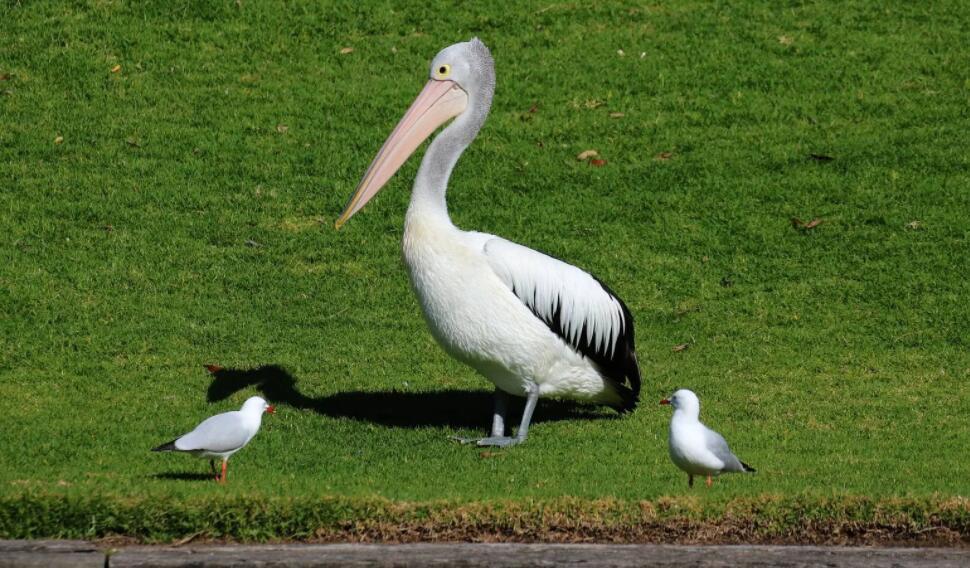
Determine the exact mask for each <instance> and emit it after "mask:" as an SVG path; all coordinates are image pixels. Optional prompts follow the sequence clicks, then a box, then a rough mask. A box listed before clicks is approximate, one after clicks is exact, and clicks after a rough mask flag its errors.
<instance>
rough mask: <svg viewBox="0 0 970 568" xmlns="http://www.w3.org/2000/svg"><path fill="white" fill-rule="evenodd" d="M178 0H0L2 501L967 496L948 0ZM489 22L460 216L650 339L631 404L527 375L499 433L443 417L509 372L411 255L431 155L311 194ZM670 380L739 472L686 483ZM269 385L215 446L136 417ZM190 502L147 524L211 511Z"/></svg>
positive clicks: (234, 403)
mask: <svg viewBox="0 0 970 568" xmlns="http://www.w3.org/2000/svg"><path fill="white" fill-rule="evenodd" d="M197 4H200V3H196V2H189V1H179V2H153V3H127V2H114V1H110V0H102V1H95V0H92V1H88V2H83V1H78V2H4V3H2V5H0V502H2V503H4V504H5V509H4V511H5V513H4V511H0V536H8V537H9V536H51V535H54V536H58V535H60V536H63V535H67V536H77V535H83V534H88V535H91V536H103V535H105V534H108V533H111V532H118V531H121V532H124V530H123V529H112V528H111V527H112V525H103V524H98V522H97V521H96V520H95V519H94V516H93V515H88V514H87V513H88V512H89V509H88V508H91V507H96V506H107V505H103V504H104V503H109V504H110V503H113V504H114V505H111V506H112V507H113V506H117V507H119V509H118V510H122V511H127V512H128V513H124V514H131V512H132V511H141V513H142V514H146V513H145V511H146V510H154V511H156V512H158V514H159V515H162V516H164V511H165V510H167V509H169V508H172V509H173V510H177V509H178V507H180V506H184V507H191V506H193V505H192V504H193V503H195V504H198V503H204V504H205V507H204V508H207V509H208V510H214V511H219V510H220V504H221V505H224V506H225V509H226V510H227V511H228V510H230V509H231V508H232V507H233V506H234V505H233V504H234V503H236V504H238V503H239V502H240V500H241V499H242V500H247V499H256V500H257V501H258V500H260V499H266V500H267V502H270V503H276V504H277V505H274V506H279V507H283V505H279V504H280V503H289V504H290V505H292V507H296V508H299V507H301V506H311V505H312V504H313V503H321V502H338V503H340V504H341V505H340V506H341V507H344V506H346V507H350V509H345V510H352V513H353V514H352V515H351V517H353V516H354V515H360V516H363V517H367V516H368V515H372V514H375V513H374V511H375V510H378V509H380V507H376V508H370V506H369V505H367V504H368V503H383V504H384V505H381V507H384V506H387V507H392V506H395V504H401V506H404V504H405V503H408V504H410V505H408V506H421V504H427V503H437V505H434V506H435V507H437V508H438V509H436V510H440V511H444V512H446V513H447V512H448V511H451V512H454V511H458V510H459V509H460V508H461V507H486V508H487V506H488V504H489V503H496V502H501V503H505V504H506V505H507V506H508V507H511V508H512V510H521V511H530V510H532V509H530V507H533V506H535V507H540V504H541V503H546V502H555V503H561V499H563V498H567V499H571V498H576V499H578V500H577V501H575V503H579V504H578V505H576V508H577V510H592V509H589V508H595V504H596V503H603V502H608V503H615V504H616V506H617V507H619V508H620V509H623V510H624V511H626V510H627V509H626V508H629V507H634V506H635V505H634V504H635V503H641V502H650V503H667V502H674V503H687V504H690V507H693V509H692V510H696V511H701V513H698V514H703V511H705V510H711V511H721V512H723V510H724V507H727V506H729V505H730V504H731V503H748V502H752V503H756V502H760V501H759V500H763V499H769V500H771V499H782V500H785V499H797V501H798V503H813V502H817V503H829V502H834V501H832V499H835V500H836V501H837V500H838V499H841V498H842V497H843V496H845V498H846V499H850V500H851V499H862V500H863V501H864V502H867V503H869V502H872V503H881V502H896V501H893V500H899V499H903V500H904V501H905V502H907V503H909V502H912V503H930V505H928V507H931V508H932V507H937V506H941V505H939V504H940V503H944V504H945V503H949V505H946V506H947V507H950V508H951V509H952V508H953V507H956V510H958V512H959V511H962V512H959V514H956V517H957V518H959V519H962V520H961V521H960V522H962V523H963V525H961V526H962V527H963V528H962V529H959V530H960V531H962V534H963V535H964V538H966V535H968V534H970V512H968V511H970V506H968V505H967V503H968V502H967V501H966V499H965V498H966V497H967V496H968V495H970V481H968V479H970V478H968V471H970V470H968V465H967V464H968V460H967V456H968V455H970V419H968V416H970V383H968V380H970V351H968V347H970V307H968V298H970V284H968V274H970V270H968V269H970V262H968V257H970V238H968V237H970V222H968V217H970V138H968V136H967V133H968V132H970V111H968V108H970V106H968V101H970V44H968V42H967V41H966V40H967V33H968V28H967V26H968V24H967V22H968V21H970V8H968V7H967V5H966V3H964V2H960V1H952V2H934V3H932V4H930V3H886V5H882V3H878V2H787V3H777V2H772V3H768V2H766V3H763V4H762V3H741V4H742V5H740V6H735V5H733V4H734V3H704V2H688V1H677V2H669V3H655V4H649V5H644V4H641V3H637V2H610V3H604V2H593V3H582V2H551V1H548V0H547V1H543V2H530V3H516V4H510V5H505V6H499V5H495V4H491V3H476V4H472V5H469V6H460V5H458V4H456V3H452V2H431V3H421V4H420V5H419V7H411V6H406V5H405V3H401V4H400V5H398V4H395V3H383V2H382V3H374V4H368V5H364V6H359V5H358V4H357V3H354V2H341V3H336V4H333V5H330V4H328V3H310V2H293V3H287V4H284V5H276V4H275V3H269V2H266V3H263V2H257V1H246V0H243V1H242V2H231V1H225V2H212V3H205V4H206V5H205V6H199V5H197ZM782 4H784V5H782ZM475 35H477V36H479V37H481V38H482V39H483V41H485V42H486V43H487V44H488V45H489V47H490V48H491V49H492V53H493V55H494V57H495V60H496V72H497V80H498V86H497V89H496V95H495V103H494V106H493V109H492V113H491V116H490V119H489V120H488V122H487V123H486V125H485V127H484V129H483V130H482V132H481V134H480V135H479V138H478V140H477V141H476V143H475V144H474V145H473V146H472V147H471V148H470V149H469V150H468V151H467V152H466V154H465V156H464V157H463V158H462V160H461V161H460V162H459V165H458V167H457V169H456V171H455V175H454V176H453V178H452V182H451V186H450V187H451V190H450V192H449V200H450V207H451V212H452V216H453V218H454V220H455V222H456V224H458V225H459V226H460V227H463V228H467V229H476V230H482V231H487V232H491V233H495V234H499V235H502V236H504V237H506V238H509V239H512V240H514V241H517V242H520V243H522V244H525V245H528V246H531V247H533V248H537V249H539V250H542V251H545V252H548V253H550V254H553V255H555V256H558V257H560V258H563V259H565V260H567V261H569V262H571V263H573V264H576V265H578V266H580V267H582V268H585V269H587V270H589V271H591V272H592V273H594V274H596V275H598V276H599V277H600V278H601V279H602V280H604V281H605V282H607V283H608V284H609V285H610V287H611V288H613V289H614V290H615V291H616V292H617V293H618V294H619V295H620V296H621V297H622V298H624V300H625V301H626V303H627V305H628V306H629V308H630V310H631V311H632V313H633V314H634V317H635V318H636V324H637V348H638V353H639V359H640V363H641V366H642V372H643V377H644V389H643V393H642V399H641V400H642V404H641V407H640V408H639V409H638V410H637V411H636V412H634V413H633V414H632V415H629V416H625V417H616V416H615V415H613V413H612V412H610V411H606V410H599V409H595V408H587V407H582V406H577V405H573V404H566V403H557V402H554V401H543V402H540V406H539V411H538V414H537V421H536V423H535V424H534V427H533V429H532V430H531V431H530V439H529V441H528V442H527V444H525V445H524V446H522V447H517V448H513V449H510V450H504V451H503V450H489V451H487V452H483V451H480V450H479V449H477V448H471V447H467V446H460V445H457V444H455V443H454V442H451V441H450V440H449V439H448V437H449V436H451V435H453V434H463V435H473V434H478V433H483V432H484V431H485V428H486V426H487V424H488V423H489V420H490V412H491V402H490V399H489V393H490V391H491V385H490V384H489V383H488V382H487V381H486V380H485V379H483V378H481V377H479V376H477V375H476V374H475V373H474V372H473V371H471V370H470V369H468V368H466V367H464V366H462V365H461V364H459V363H457V362H455V361H453V360H451V359H450V358H449V357H448V356H447V355H446V354H445V353H444V352H443V351H442V350H441V349H440V348H439V347H438V346H437V345H436V344H435V343H434V341H433V339H432V338H431V336H430V334H429V333H428V331H427V329H426V327H425V324H424V322H423V320H422V318H421V314H420V312H419V308H418V305H417V302H416V300H415V299H414V297H413V295H412V294H411V292H410V290H409V285H408V281H407V275H406V273H405V270H404V268H403V266H402V263H401V261H400V238H401V231H402V222H403V216H404V212H405V209H406V206H407V201H408V198H409V193H410V191H409V190H410V185H411V182H412V180H413V176H414V173H415V171H416V169H417V165H418V162H419V156H416V157H415V158H413V159H412V160H411V161H410V162H409V163H408V164H407V165H406V166H405V167H404V168H402V170H401V172H399V173H398V175H397V176H396V177H395V179H394V180H392V182H391V183H390V184H389V186H388V188H387V189H385V191H384V192H382V194H381V195H380V197H379V198H377V199H376V200H375V201H374V202H373V203H372V204H370V205H369V206H368V207H367V208H366V209H365V210H364V211H363V212H361V213H360V214H358V215H357V216H355V217H354V219H353V220H352V221H351V222H350V223H349V224H348V225H347V226H346V228H344V229H342V230H341V231H340V232H337V231H335V230H334V229H333V221H334V220H335V218H336V217H337V215H338V214H339V213H340V211H341V209H342V207H343V205H344V204H345V201H346V199H347V198H348V197H349V196H350V194H351V193H352V191H353V189H354V187H355V186H356V183H357V182H358V180H359V179H360V177H361V175H362V174H363V172H364V170H365V169H366V167H367V165H368V163H369V162H370V160H371V158H372V157H373V156H374V154H375V153H376V151H377V150H378V148H379V147H380V144H381V142H382V141H383V140H384V138H385V136H386V135H387V134H388V133H389V132H390V129H391V128H392V127H393V125H394V124H395V122H396V121H397V119H398V118H399V117H400V116H401V114H402V113H403V111H404V110H405V109H406V107H407V105H408V104H409V103H410V102H411V100H412V99H413V97H414V96H415V95H416V94H417V93H418V91H419V90H420V88H421V86H422V85H423V83H424V81H425V80H426V77H427V64H428V62H429V61H430V59H431V57H433V56H434V54H435V53H437V51H438V50H439V49H441V48H442V47H444V46H446V45H449V44H451V43H454V42H457V41H463V40H467V39H468V38H470V37H471V36H475ZM345 48H352V50H353V51H352V52H349V53H345V52H346V51H347V49H345ZM617 113H622V116H618V114H617ZM587 149H595V150H597V151H598V152H599V154H600V155H601V157H602V158H604V159H605V160H606V161H607V163H606V165H605V166H603V167H592V166H590V165H588V164H587V163H585V162H580V161H577V160H576V158H575V157H576V155H577V154H578V153H579V152H582V151H584V150H587ZM813 154H815V155H817V156H827V157H830V158H832V159H831V160H824V159H821V160H820V159H813V158H812V157H811V155H813ZM793 217H795V218H798V219H801V220H803V221H810V220H812V219H816V218H818V219H822V220H823V222H822V223H821V224H820V225H818V226H816V227H814V228H812V229H798V228H795V227H794V226H793V223H792V218H793ZM684 343H688V344H689V348H688V349H686V350H683V351H674V350H673V349H672V348H673V347H674V346H676V345H680V344H684ZM204 363H218V364H220V365H223V366H225V367H227V368H231V369H238V370H246V369H260V368H263V370H262V371H257V372H253V373H248V374H246V373H236V374H235V375H231V376H230V377H228V378H225V380H220V379H216V380H215V381H214V379H213V377H212V376H211V375H209V373H207V372H206V370H205V369H204V368H203V366H202V365H203V364H204ZM268 366H275V367H272V368H268V369H267V367H268ZM678 387H686V388H691V389H693V390H694V391H696V392H697V393H698V394H699V395H700V397H701V402H702V419H704V420H705V421H706V422H707V423H708V424H709V425H711V426H712V427H714V428H716V429H718V430H720V431H721V432H722V433H723V434H724V435H725V436H726V437H727V439H728V440H729V441H730V442H731V444H732V447H733V449H734V450H735V451H736V452H737V453H738V454H739V455H740V456H741V458H742V459H744V461H746V462H747V463H750V464H751V465H752V466H754V467H756V468H757V469H758V471H759V473H758V474H757V475H755V476H726V477H722V478H721V479H720V480H719V481H718V482H717V483H716V484H715V486H714V487H713V488H712V489H707V488H705V487H703V486H701V487H695V488H694V489H693V490H692V491H691V490H689V489H688V488H687V484H686V476H685V475H684V474H682V473H681V472H679V470H677V469H676V468H675V467H674V466H673V465H672V464H671V463H670V461H669V459H668V457H667V443H666V437H667V423H668V420H669V418H670V414H669V409H667V408H663V407H660V406H658V405H657V402H658V401H659V399H660V398H662V397H663V396H666V395H668V394H670V393H671V392H672V391H673V390H674V389H675V388H678ZM259 393H264V394H265V395H266V396H267V398H269V399H270V401H271V402H273V403H276V404H277V405H278V407H279V408H278V410H279V411H278V414H276V415H275V416H270V417H268V418H267V419H266V420H265V421H264V423H263V429H262V431H261V432H260V434H259V435H258V436H257V438H256V439H255V440H254V442H253V443H252V444H251V445H250V446H249V447H247V448H246V449H245V450H244V451H242V452H241V453H239V454H237V455H236V456H235V457H234V458H233V459H232V460H231V462H230V467H229V479H230V482H229V484H228V485H226V486H224V487H221V486H217V485H216V484H213V483H210V482H208V481H200V480H198V479H194V475H193V474H196V473H202V472H204V471H206V468H207V465H206V464H205V463H204V462H201V461H196V460H192V459H191V458H188V457H186V456H178V455H158V454H151V453H149V452H148V450H149V449H150V448H151V447H153V446H154V445H157V444H159V443H161V442H165V441H168V440H169V439H171V438H172V437H174V435H176V434H180V433H182V432H184V431H186V430H187V429H189V428H191V427H192V426H194V425H195V424H196V423H197V422H198V421H199V420H201V419H202V418H204V417H206V416H208V415H210V414H214V413H216V412H221V411H225V410H229V409H235V408H237V407H238V406H239V405H240V404H241V403H242V401H243V400H245V398H246V397H248V396H251V395H253V394H259ZM514 421H515V422H516V423H517V421H518V415H516V417H515V419H514ZM683 496H689V497H683ZM961 497H962V498H963V499H962V500H961ZM328 499H336V501H327V500H328ZM604 499H605V500H607V501H603V500H604ZM668 499H672V501H668ZM953 499H956V501H953ZM906 500H910V501H906ZM246 502H249V501H246ZM71 503H73V504H75V505H77V507H80V508H79V509H76V510H75V509H72V511H73V512H74V513H73V514H74V516H70V515H66V514H60V513H57V514H53V513H50V511H55V512H56V511H58V510H60V509H58V507H67V506H68V505H65V504H71ZM125 503H129V504H130V503H136V505H132V507H134V508H128V509H126V508H125V507H126V505H125ZM173 503H174V505H173ZM569 503H573V501H569ZM953 503H956V505H953ZM179 504H181V505H179ZM583 504H586V505H583ZM290 505H287V507H289V506H290ZM557 506H558V505H557ZM561 506H563V507H565V509H567V510H572V509H569V507H571V506H572V505H570V506H566V505H561ZM86 507H87V508H86ZM354 507H357V508H356V509H355V508H354ZM584 507H587V509H584ZM283 508H284V509H285V508H286V507H283ZM822 508H823V509H824V507H822ZM41 509H43V510H44V511H47V513H46V514H48V517H45V518H46V519H47V520H46V521H40V520H36V519H34V520H32V519H33V517H32V516H33V515H35V514H36V518H37V519H40V518H41V517H43V516H44V514H42V513H41V512H40V511H41ZM18 511H19V513H17V514H14V512H18ZM20 513H22V514H20ZM119 514H122V513H119ZM523 514H525V513H523ZM564 514H565V513H564ZM751 514H752V515H754V516H757V508H756V507H755V508H754V513H751ZM4 515H6V516H4ZM961 515H962V516H961ZM284 516H285V515H284ZM459 517H461V516H460V515H458V517H456V518H459ZM186 518H187V519H189V520H186V521H184V522H183V523H182V524H178V523H177V522H176V521H171V519H169V520H167V521H165V522H169V523H170V525H166V526H167V527H169V528H168V529H166V530H167V531H168V532H165V531H164V530H161V531H156V532H154V533H152V532H151V531H150V530H147V529H146V530H144V531H142V532H139V530H138V529H131V530H130V532H131V533H132V534H134V535H135V536H143V535H145V534H153V535H156V536H158V535H161V537H165V536H170V535H178V534H189V533H192V532H193V531H196V530H201V529H199V528H198V527H203V529H204V528H205V527H207V526H208V525H206V524H205V522H203V521H198V522H196V521H193V520H191V519H195V518H196V517H186ZM247 518H249V519H250V521H246V522H250V523H251V524H258V523H257V521H253V520H252V519H254V518H257V517H247ZM35 521H36V523H35ZM159 522H161V521H159ZM280 522H281V523H282V525H281V526H283V527H286V526H288V525H286V523H285V521H280ZM932 522H933V521H926V523H928V524H932ZM32 523H35V524H32ZM171 523H175V524H171ZM311 524H312V523H311ZM176 525H177V526H176ZM243 525H245V523H243ZM118 526H122V525H118ZM233 526H235V525H233ZM245 526H249V525H245ZM273 526H274V527H276V525H273ZM171 527H175V528H171ZM274 530H275V529H274ZM286 530H287V529H286V528H280V529H279V532H276V533H273V534H276V535H277V536H280V535H281V534H282V535H285V534H286ZM85 531H86V532H85ZM297 532H298V531H297ZM223 534H224V535H227V536H234V537H238V538H246V537H253V538H267V534H266V533H265V532H258V531H256V532H247V529H245V528H239V529H237V530H235V532H234V531H233V530H226V531H225V532H224V533H223ZM300 534H303V533H300Z"/></svg>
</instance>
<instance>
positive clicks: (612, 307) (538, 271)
mask: <svg viewBox="0 0 970 568" xmlns="http://www.w3.org/2000/svg"><path fill="white" fill-rule="evenodd" d="M483 250H484V253H485V256H486V258H488V262H489V264H490V265H491V267H492V270H494V271H495V273H496V274H497V275H498V277H499V278H500V279H501V280H502V282H504V283H505V284H506V285H507V286H508V287H509V288H510V289H511V290H512V292H513V293H514V294H515V295H516V296H517V297H518V298H519V300H521V301H522V303H524V304H525V305H526V307H528V308H529V310H531V311H532V313H533V314H535V316H536V317H537V318H539V319H540V320H542V322H543V323H545V324H546V326H547V327H549V329H550V330H552V332H553V333H555V334H556V335H558V336H559V337H560V338H562V340H563V341H565V342H566V343H567V344H569V345H570V346H571V347H572V348H573V349H575V350H576V351H577V352H578V353H581V354H582V355H584V356H586V357H587V358H589V359H590V360H592V361H593V362H594V363H596V365H597V367H598V368H599V369H600V372H601V373H602V374H603V375H604V376H605V377H606V378H607V379H609V380H610V382H611V383H613V386H614V387H615V388H616V390H617V393H618V394H619V395H620V396H621V397H622V398H623V405H622V408H621V410H632V409H633V408H634V407H635V406H636V404H637V400H638V398H639V396H640V368H639V366H638V365H637V357H636V352H635V348H634V344H633V316H632V315H631V314H630V310H628V309H627V307H626V305H624V304H623V302H622V301H621V300H620V299H619V298H618V297H616V295H615V294H614V293H613V292H612V291H611V290H610V289H609V288H607V287H606V285H605V284H603V283H602V282H600V281H599V280H597V279H596V278H595V277H593V276H592V275H590V274H589V273H588V272H585V271H583V270H580V269H579V268H576V267H575V266H572V265H571V264H566V263H565V262H563V261H561V260H559V259H556V258H553V257H551V256H548V255H545V254H542V253H541V252H537V251H534V250H532V249H530V248H527V247H524V246H522V245H518V244H515V243H513V242H510V241H507V240H505V239H501V238H498V237H492V238H491V239H489V240H487V241H486V242H485V245H484V248H483Z"/></svg>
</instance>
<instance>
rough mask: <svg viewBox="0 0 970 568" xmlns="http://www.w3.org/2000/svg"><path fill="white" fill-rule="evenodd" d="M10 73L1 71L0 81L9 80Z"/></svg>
mask: <svg viewBox="0 0 970 568" xmlns="http://www.w3.org/2000/svg"><path fill="white" fill-rule="evenodd" d="M9 80H10V73H0V81H9Z"/></svg>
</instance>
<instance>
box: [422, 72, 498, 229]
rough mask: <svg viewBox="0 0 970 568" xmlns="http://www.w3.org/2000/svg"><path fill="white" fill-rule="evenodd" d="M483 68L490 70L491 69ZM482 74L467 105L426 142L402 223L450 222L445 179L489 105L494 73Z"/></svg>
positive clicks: (450, 224) (446, 181) (470, 141)
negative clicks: (404, 220)
mask: <svg viewBox="0 0 970 568" xmlns="http://www.w3.org/2000/svg"><path fill="white" fill-rule="evenodd" d="M487 71H489V72H490V71H491V69H488V70H487ZM483 77H484V79H485V80H483V81H482V86H480V87H479V88H478V89H477V90H476V91H475V92H471V93H469V96H468V107H467V108H466V109H465V111H464V112H462V113H461V114H460V115H458V118H456V119H455V120H454V122H452V123H451V124H450V125H448V127H447V128H445V129H444V130H442V131H441V133H440V134H438V136H436V137H435V139H434V140H432V141H431V144H430V145H429V146H428V151H427V152H425V154H424V159H422V160H421V167H420V168H419V169H418V176H417V177H416V178H415V180H414V189H413V190H412V192H411V205H410V206H409V207H408V213H407V219H406V226H407V225H410V224H411V223H412V222H415V221H418V220H421V221H438V222H441V223H444V224H446V225H448V226H452V223H451V217H449V216H448V203H447V202H446V200H445V193H446V192H447V191H448V179H449V178H450V177H451V172H452V170H454V169H455V164H456V163H458V158H460V157H461V154H462V152H464V151H465V148H467V147H468V146H469V145H470V144H471V143H472V141H473V140H475V136H477V135H478V131H479V130H481V128H482V125H483V124H484V123H485V119H486V118H487V117H488V110H489V108H490V107H491V105H492V93H493V92H494V90H495V79H494V75H493V74H491V73H488V74H486V75H483Z"/></svg>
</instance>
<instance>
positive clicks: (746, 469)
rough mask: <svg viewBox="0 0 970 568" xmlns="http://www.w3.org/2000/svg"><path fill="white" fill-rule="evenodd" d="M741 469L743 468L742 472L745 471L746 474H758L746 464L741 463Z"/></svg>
mask: <svg viewBox="0 0 970 568" xmlns="http://www.w3.org/2000/svg"><path fill="white" fill-rule="evenodd" d="M738 461H741V460H738ZM741 467H743V468H744V471H746V472H748V473H758V470H756V469H755V468H753V467H751V466H750V465H748V464H746V463H744V462H741Z"/></svg>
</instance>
